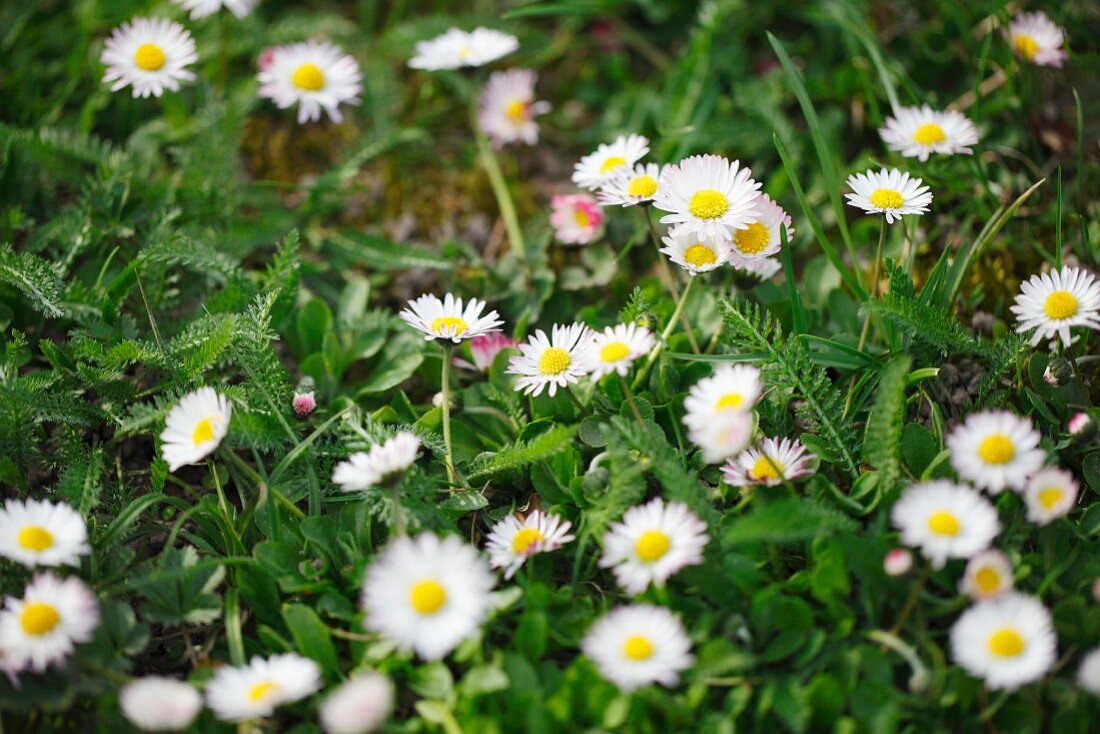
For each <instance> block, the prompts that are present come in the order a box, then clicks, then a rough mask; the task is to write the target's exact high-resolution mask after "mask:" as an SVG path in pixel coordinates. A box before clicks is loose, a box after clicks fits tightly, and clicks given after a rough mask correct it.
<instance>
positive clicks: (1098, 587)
mask: <svg viewBox="0 0 1100 734" xmlns="http://www.w3.org/2000/svg"><path fill="white" fill-rule="evenodd" d="M1092 598H1093V599H1095V600H1096V603H1097V604H1100V579H1096V583H1094V584H1093V585H1092Z"/></svg>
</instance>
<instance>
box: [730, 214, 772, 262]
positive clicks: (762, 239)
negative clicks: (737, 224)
mask: <svg viewBox="0 0 1100 734" xmlns="http://www.w3.org/2000/svg"><path fill="white" fill-rule="evenodd" d="M769 239H770V238H769V237H768V228H767V227H765V226H764V225H763V224H761V223H760V222H753V223H752V224H750V225H749V227H748V229H739V230H737V231H736V232H734V233H733V244H734V246H735V247H737V249H738V250H740V251H741V252H744V253H746V254H748V255H755V254H756V253H758V252H760V251H761V250H763V249H764V248H765V247H767V246H768V240H769Z"/></svg>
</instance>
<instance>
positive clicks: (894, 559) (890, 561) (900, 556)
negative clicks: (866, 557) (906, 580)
mask: <svg viewBox="0 0 1100 734" xmlns="http://www.w3.org/2000/svg"><path fill="white" fill-rule="evenodd" d="M882 568H883V570H885V571H886V574H887V575H888V576H904V575H905V574H907V573H909V570H910V569H911V568H913V554H912V553H910V552H909V549H908V548H893V549H891V550H890V551H888V552H887V553H886V557H885V558H883V559H882Z"/></svg>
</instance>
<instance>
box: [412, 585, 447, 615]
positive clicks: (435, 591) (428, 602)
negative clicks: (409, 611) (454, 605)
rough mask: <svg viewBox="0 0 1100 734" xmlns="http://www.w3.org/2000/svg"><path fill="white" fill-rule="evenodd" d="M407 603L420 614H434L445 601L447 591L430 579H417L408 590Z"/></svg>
mask: <svg viewBox="0 0 1100 734" xmlns="http://www.w3.org/2000/svg"><path fill="white" fill-rule="evenodd" d="M409 603H411V604H412V606H413V609H415V610H416V611H418V612H420V613H421V614H435V613H436V612H438V611H439V608H440V607H441V606H443V605H444V604H446V603H447V592H446V591H445V590H444V589H443V587H442V586H440V585H439V584H438V583H436V582H435V581H432V580H430V579H428V580H425V581H418V582H417V583H415V584H413V587H412V589H411V590H410V591H409Z"/></svg>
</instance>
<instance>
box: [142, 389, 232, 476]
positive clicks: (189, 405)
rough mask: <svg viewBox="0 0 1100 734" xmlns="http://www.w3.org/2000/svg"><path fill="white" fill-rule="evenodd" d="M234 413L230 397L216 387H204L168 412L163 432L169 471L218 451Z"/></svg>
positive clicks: (163, 446)
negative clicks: (222, 393)
mask: <svg viewBox="0 0 1100 734" xmlns="http://www.w3.org/2000/svg"><path fill="white" fill-rule="evenodd" d="M232 413H233V408H232V406H231V405H230V404H229V398H227V397H226V396H224V395H221V394H219V393H218V392H216V391H215V390H214V388H212V387H200V388H199V389H198V390H195V391H194V392H191V393H188V394H186V395H184V396H183V397H182V398H180V401H179V403H177V404H176V405H175V406H173V407H172V409H171V410H169V411H168V417H167V418H166V419H165V421H164V431H163V432H161V434H160V441H161V447H160V451H161V454H162V455H163V456H164V460H165V461H167V462H168V470H169V471H176V470H177V469H179V468H180V467H181V466H185V465H187V464H197V463H199V462H200V461H202V460H203V459H205V458H206V457H207V456H209V455H210V454H212V453H214V449H216V448H218V445H219V444H220V443H221V442H222V439H223V438H225V434H226V433H227V432H228V431H229V418H230V416H231V415H232Z"/></svg>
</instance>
